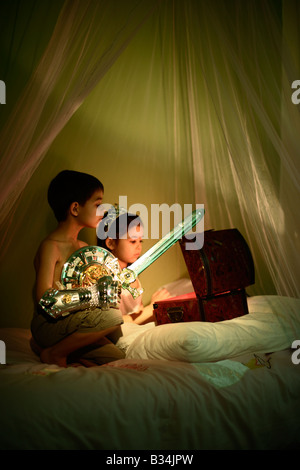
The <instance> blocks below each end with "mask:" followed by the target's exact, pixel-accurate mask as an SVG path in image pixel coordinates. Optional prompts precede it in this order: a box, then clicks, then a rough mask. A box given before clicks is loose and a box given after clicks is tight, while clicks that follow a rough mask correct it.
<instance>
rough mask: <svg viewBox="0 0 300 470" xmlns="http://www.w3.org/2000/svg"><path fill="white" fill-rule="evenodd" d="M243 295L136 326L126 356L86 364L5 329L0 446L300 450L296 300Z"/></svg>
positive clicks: (124, 343) (1, 334)
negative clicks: (229, 305)
mask: <svg viewBox="0 0 300 470" xmlns="http://www.w3.org/2000/svg"><path fill="white" fill-rule="evenodd" d="M248 306H249V314H248V315H245V316H244V317H240V318H236V319H233V320H227V321H224V322H218V323H201V322H191V323H178V324H170V325H162V326H158V327H155V326H154V325H148V326H147V327H146V328H144V327H137V326H136V325H134V327H133V328H132V330H130V331H126V334H124V336H123V337H122V338H121V340H120V347H122V348H124V351H125V352H126V357H125V358H124V359H121V360H118V361H114V362H111V363H109V364H105V365H103V366H101V367H91V368H85V367H69V368H66V369H64V368H59V367H58V366H55V365H52V364H42V363H40V361H39V359H38V357H37V356H36V355H35V354H34V353H33V352H32V350H31V349H30V346H29V339H30V331H29V330H27V329H21V328H2V329H0V339H1V340H2V341H3V343H2V345H5V350H4V349H3V348H2V362H5V363H3V364H1V365H0V416H1V431H0V432H1V438H0V448H1V449H4V450H22V449H34V450H39V449H42V450H47V449H50V450H54V449H56V450H60V449H64V450H73V449H76V450H92V449H93V450H96V449H99V450H106V451H114V453H112V454H111V455H112V456H114V458H116V456H118V453H117V451H119V452H121V451H136V452H137V451H138V450H149V451H151V450H152V451H167V450H169V451H170V450H172V451H177V453H178V451H181V453H182V452H183V451H189V452H193V451H196V450H218V449H234V450H237V449H244V450H247V449H264V450H271V449H299V448H300V364H299V362H300V353H298V347H299V345H300V342H299V341H298V340H300V300H299V299H292V298H287V297H279V296H256V297H250V298H249V299H248ZM298 343H299V344H298ZM3 353H5V361H4V360H3V358H4V354H3Z"/></svg>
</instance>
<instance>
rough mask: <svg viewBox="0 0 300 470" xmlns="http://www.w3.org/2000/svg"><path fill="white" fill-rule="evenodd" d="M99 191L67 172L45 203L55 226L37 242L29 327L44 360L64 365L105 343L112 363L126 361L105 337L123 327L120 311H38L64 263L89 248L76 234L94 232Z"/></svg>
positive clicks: (96, 184) (95, 183)
mask: <svg viewBox="0 0 300 470" xmlns="http://www.w3.org/2000/svg"><path fill="white" fill-rule="evenodd" d="M103 191H104V189H103V185H102V183H101V182H100V181H99V180H98V179H97V178H95V177H93V176H91V175H88V174H86V173H81V172H76V171H70V170H65V171H62V172H61V173H59V174H58V175H57V176H56V177H55V178H54V179H53V180H52V182H51V183H50V186H49V189H48V202H49V205H50V207H51V208H52V210H53V212H54V215H55V217H56V219H57V222H58V225H57V227H56V229H55V230H54V231H53V232H52V233H50V234H49V235H48V236H47V237H46V239H45V240H44V241H43V242H42V243H41V245H40V247H39V249H38V251H37V254H36V257H35V260H34V265H35V270H36V285H35V300H36V303H37V308H36V309H35V314H34V317H33V320H32V324H31V331H32V335H33V338H34V340H35V342H36V343H37V345H38V346H39V347H40V348H42V349H41V353H40V358H41V361H42V362H46V363H48V364H57V365H59V366H62V367H66V366H67V361H68V356H69V355H71V354H72V353H75V352H77V353H78V354H79V355H80V350H82V351H84V348H90V347H95V349H96V348H99V346H103V345H105V344H110V345H111V347H112V348H114V352H113V358H112V359H111V360H114V359H120V358H122V357H124V356H123V353H122V352H121V351H120V350H119V349H118V348H116V347H115V346H114V345H113V344H112V343H111V342H110V340H109V339H108V338H107V336H108V335H111V334H112V333H114V332H115V331H116V330H117V329H119V328H120V325H121V324H122V323H123V319H122V314H121V313H120V311H119V310H118V309H116V308H110V309H109V310H105V311H104V310H101V309H100V308H95V309H93V310H81V311H78V312H75V313H70V314H69V315H67V316H63V317H60V318H58V319H53V318H52V317H51V316H50V315H47V313H44V312H42V311H41V309H40V308H39V307H38V303H39V300H40V299H41V298H42V296H43V295H44V294H45V292H46V291H47V290H48V289H50V288H55V289H57V288H58V287H57V283H58V282H59V281H60V276H61V272H62V268H63V265H64V263H65V262H66V261H67V259H68V258H69V257H70V256H71V254H72V253H74V251H76V250H78V249H79V248H82V247H84V246H87V244H86V243H85V242H83V241H80V240H79V239H78V235H79V232H80V230H81V229H83V228H84V227H90V228H96V226H97V224H98V222H99V221H100V219H101V217H99V216H98V215H97V214H96V213H97V208H98V206H99V205H100V204H101V203H102V198H103Z"/></svg>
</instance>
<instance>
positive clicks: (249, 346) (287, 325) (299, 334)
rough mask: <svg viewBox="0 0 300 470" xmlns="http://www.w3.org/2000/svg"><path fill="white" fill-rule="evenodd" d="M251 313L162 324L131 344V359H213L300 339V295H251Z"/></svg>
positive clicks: (284, 346)
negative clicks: (299, 296) (215, 319)
mask: <svg viewBox="0 0 300 470" xmlns="http://www.w3.org/2000/svg"><path fill="white" fill-rule="evenodd" d="M248 306H249V314H248V315H244V316H243V317H239V318H234V319H232V320H226V321H223V322H217V323H206V322H189V323H172V324H166V325H160V326H157V327H155V328H152V329H150V330H148V331H146V332H144V333H142V334H141V335H139V336H138V337H137V338H136V339H135V340H134V341H133V342H132V344H131V345H130V346H129V348H128V350H127V354H126V357H127V358H131V359H163V360H172V361H186V362H210V361H219V360H223V359H228V358H230V357H235V356H240V355H243V354H246V353H253V352H261V353H263V352H265V353H268V352H275V351H280V350H283V349H287V348H289V347H291V345H292V342H293V341H294V340H295V339H300V299H294V298H290V297H280V296H257V297H251V298H249V299H248Z"/></svg>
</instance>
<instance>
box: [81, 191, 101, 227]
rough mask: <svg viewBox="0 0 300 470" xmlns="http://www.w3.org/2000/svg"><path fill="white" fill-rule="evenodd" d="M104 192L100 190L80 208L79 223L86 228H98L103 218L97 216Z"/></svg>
mask: <svg viewBox="0 0 300 470" xmlns="http://www.w3.org/2000/svg"><path fill="white" fill-rule="evenodd" d="M102 200H103V191H102V190H101V189H98V190H96V191H95V192H94V194H93V195H92V196H91V197H90V199H88V200H87V201H86V203H85V204H84V205H83V206H81V205H80V206H79V221H80V223H81V224H82V225H84V227H90V228H96V227H97V225H98V223H99V222H100V220H101V219H102V218H103V216H102V215H101V216H99V215H97V209H98V206H100V205H101V204H102Z"/></svg>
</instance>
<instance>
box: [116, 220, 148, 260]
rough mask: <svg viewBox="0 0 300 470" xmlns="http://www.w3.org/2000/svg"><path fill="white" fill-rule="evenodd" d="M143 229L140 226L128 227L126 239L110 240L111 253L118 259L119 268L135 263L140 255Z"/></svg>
mask: <svg viewBox="0 0 300 470" xmlns="http://www.w3.org/2000/svg"><path fill="white" fill-rule="evenodd" d="M143 234H144V232H143V227H141V226H140V225H138V226H136V227H132V228H130V227H129V230H128V233H127V238H120V239H119V240H112V239H110V242H111V243H112V249H111V251H112V253H113V255H114V256H115V257H116V258H118V259H119V262H120V266H121V268H122V269H123V268H124V267H126V266H128V265H130V264H132V263H133V262H134V261H136V260H137V259H138V258H139V257H140V256H141V253H142V243H143Z"/></svg>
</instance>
